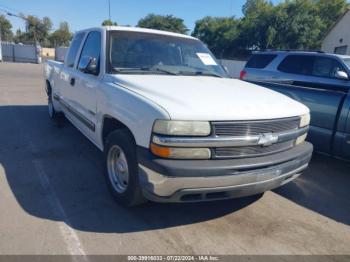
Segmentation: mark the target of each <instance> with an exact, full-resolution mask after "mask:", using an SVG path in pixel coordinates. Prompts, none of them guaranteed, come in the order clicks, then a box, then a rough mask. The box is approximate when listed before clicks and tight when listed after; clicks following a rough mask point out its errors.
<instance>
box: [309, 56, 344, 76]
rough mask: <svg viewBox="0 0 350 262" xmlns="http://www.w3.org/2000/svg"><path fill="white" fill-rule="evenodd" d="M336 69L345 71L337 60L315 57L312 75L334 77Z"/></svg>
mask: <svg viewBox="0 0 350 262" xmlns="http://www.w3.org/2000/svg"><path fill="white" fill-rule="evenodd" d="M337 71H345V70H344V67H343V66H342V65H341V64H340V63H339V62H338V61H337V60H335V59H333V58H329V57H315V62H314V67H313V72H312V75H314V76H319V77H328V78H335V73H336V72H337Z"/></svg>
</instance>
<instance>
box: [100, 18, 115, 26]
mask: <svg viewBox="0 0 350 262" xmlns="http://www.w3.org/2000/svg"><path fill="white" fill-rule="evenodd" d="M113 25H118V23H117V22H113V21H112V20H110V19H107V20H104V21H103V22H102V26H113Z"/></svg>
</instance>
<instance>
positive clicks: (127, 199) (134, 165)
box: [104, 129, 146, 207]
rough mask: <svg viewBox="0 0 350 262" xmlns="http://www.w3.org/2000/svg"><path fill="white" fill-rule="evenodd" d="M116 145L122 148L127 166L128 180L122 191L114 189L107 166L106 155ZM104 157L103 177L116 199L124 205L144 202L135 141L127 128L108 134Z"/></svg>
mask: <svg viewBox="0 0 350 262" xmlns="http://www.w3.org/2000/svg"><path fill="white" fill-rule="evenodd" d="M116 147H117V148H118V150H119V149H121V150H122V152H123V154H124V156H125V158H126V161H127V167H128V182H127V185H125V184H124V185H123V187H125V188H126V189H124V190H125V191H123V192H120V190H119V192H118V189H116V187H117V186H116V183H115V182H113V180H112V178H111V175H110V173H109V167H108V156H109V154H111V152H112V150H113V148H116ZM104 157H105V172H104V173H105V178H106V181H107V184H108V188H109V190H110V191H111V193H112V195H113V197H114V198H115V199H116V201H117V202H118V203H120V204H122V205H123V206H126V207H132V206H137V205H140V204H143V203H144V202H146V199H145V198H144V197H143V194H142V190H141V187H140V183H139V176H138V161H137V154H136V143H135V141H134V139H133V137H132V135H131V134H130V132H129V131H128V130H125V129H120V130H116V131H113V132H111V133H110V134H109V135H108V137H107V139H106V142H105V147H104Z"/></svg>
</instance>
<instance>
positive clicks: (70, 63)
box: [65, 33, 85, 67]
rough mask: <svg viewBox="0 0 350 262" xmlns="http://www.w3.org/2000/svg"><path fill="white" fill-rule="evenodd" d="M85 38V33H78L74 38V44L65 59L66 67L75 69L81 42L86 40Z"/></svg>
mask: <svg viewBox="0 0 350 262" xmlns="http://www.w3.org/2000/svg"><path fill="white" fill-rule="evenodd" d="M84 36H85V33H78V34H76V35H75V36H74V38H73V40H72V43H71V45H70V47H69V51H68V54H67V57H66V59H65V65H66V66H67V67H74V63H75V60H76V58H77V55H78V51H79V48H80V45H81V42H82V41H83V39H84Z"/></svg>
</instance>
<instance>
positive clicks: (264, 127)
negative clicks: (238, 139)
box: [212, 117, 300, 159]
mask: <svg viewBox="0 0 350 262" xmlns="http://www.w3.org/2000/svg"><path fill="white" fill-rule="evenodd" d="M299 124H300V118H299V117H293V118H283V119H276V120H258V121H235V122H212V127H213V135H214V136H218V137H220V136H233V137H234V136H254V135H261V134H264V133H281V132H286V131H292V130H297V129H298V128H299ZM294 144H295V140H290V141H286V142H282V143H277V144H273V145H270V146H258V145H257V146H245V147H220V148H214V149H213V150H212V156H213V158H216V159H225V158H242V157H255V156H262V155H268V154H273V153H278V152H281V151H284V150H288V149H290V148H292V147H293V146H294Z"/></svg>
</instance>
